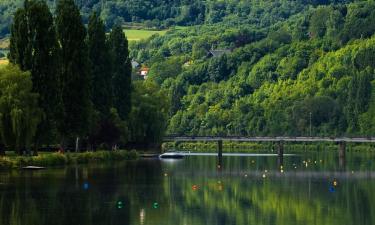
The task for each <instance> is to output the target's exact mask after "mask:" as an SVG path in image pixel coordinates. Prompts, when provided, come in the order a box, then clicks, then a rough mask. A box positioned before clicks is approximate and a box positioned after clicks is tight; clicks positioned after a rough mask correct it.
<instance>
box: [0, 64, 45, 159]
mask: <svg viewBox="0 0 375 225" xmlns="http://www.w3.org/2000/svg"><path fill="white" fill-rule="evenodd" d="M41 114H42V111H41V109H40V108H38V94H36V93H33V92H32V81H31V76H30V74H29V73H27V72H22V71H20V70H19V69H18V68H17V67H16V66H11V65H9V66H7V67H5V68H2V69H0V134H1V142H2V143H4V144H5V146H7V147H8V148H10V149H13V150H15V151H16V152H17V153H21V151H22V150H24V149H28V148H29V147H30V145H31V143H32V140H33V138H34V136H35V133H36V129H37V126H38V124H39V122H40V119H41Z"/></svg>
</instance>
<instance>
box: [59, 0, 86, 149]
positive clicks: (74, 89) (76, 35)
mask: <svg viewBox="0 0 375 225" xmlns="http://www.w3.org/2000/svg"><path fill="white" fill-rule="evenodd" d="M56 28H57V36H58V39H59V42H60V46H61V50H60V51H61V55H60V58H61V59H60V61H61V63H60V69H61V72H60V73H61V83H62V101H63V114H62V124H61V126H60V132H61V133H62V135H63V137H74V136H75V137H78V136H81V135H84V134H85V133H86V132H87V129H88V125H89V123H88V122H89V116H90V112H91V110H90V108H91V103H90V96H89V87H90V85H89V82H90V79H89V73H88V60H87V58H88V57H87V46H86V44H85V38H86V29H85V27H84V25H83V23H82V20H81V16H80V12H79V9H78V8H77V6H76V5H75V4H74V1H73V0H60V1H59V2H58V4H57V7H56ZM73 135H74V136H73ZM63 144H64V138H63Z"/></svg>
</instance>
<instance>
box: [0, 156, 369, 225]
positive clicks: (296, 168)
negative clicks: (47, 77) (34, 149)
mask: <svg viewBox="0 0 375 225" xmlns="http://www.w3.org/2000/svg"><path fill="white" fill-rule="evenodd" d="M337 155H338V154H337V152H328V153H322V152H313V153H311V152H310V153H297V154H295V155H288V156H285V157H284V158H283V160H282V161H280V159H278V158H277V157H276V156H273V155H264V156H263V155H237V156H224V158H223V160H222V165H221V167H220V168H218V165H217V164H218V160H217V158H216V157H215V156H212V155H209V154H208V155H189V156H186V157H185V158H184V159H182V160H159V159H141V160H137V161H129V162H124V163H118V164H107V165H88V166H73V167H65V168H53V169H47V170H41V171H18V170H14V171H12V172H1V173H0V214H1V216H0V225H8V224H9V225H44V224H45V225H47V224H48V225H91V224H92V225H101V224H103V225H104V224H105V225H110V224H123V225H125V224H129V225H205V224H213V225H215V224H216V225H232V224H233V225H248V224H255V225H297V224H298V225H351V224H353V225H374V224H375V165H374V162H375V161H374V159H375V154H374V153H359V152H352V153H347V156H346V159H345V161H344V160H340V159H339V158H338V156H337Z"/></svg>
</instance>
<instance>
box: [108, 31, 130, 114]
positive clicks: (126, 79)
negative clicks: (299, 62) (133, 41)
mask: <svg viewBox="0 0 375 225" xmlns="http://www.w3.org/2000/svg"><path fill="white" fill-rule="evenodd" d="M109 46H110V49H111V56H112V63H113V64H112V65H113V68H112V71H113V76H112V83H113V100H114V101H113V103H114V107H115V108H116V109H117V110H118V113H119V115H120V117H121V119H123V120H125V119H127V118H128V115H129V113H130V110H131V86H132V85H131V70H132V67H131V60H130V58H129V50H128V40H127V39H126V36H125V34H124V32H123V31H122V28H121V26H119V25H116V26H115V27H114V28H113V29H112V31H111V33H110V35H109Z"/></svg>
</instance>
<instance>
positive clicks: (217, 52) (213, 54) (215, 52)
mask: <svg viewBox="0 0 375 225" xmlns="http://www.w3.org/2000/svg"><path fill="white" fill-rule="evenodd" d="M231 52H232V50H230V49H215V50H210V51H208V52H207V56H206V57H207V58H212V57H214V58H215V57H220V56H222V55H224V54H229V53H231Z"/></svg>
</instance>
